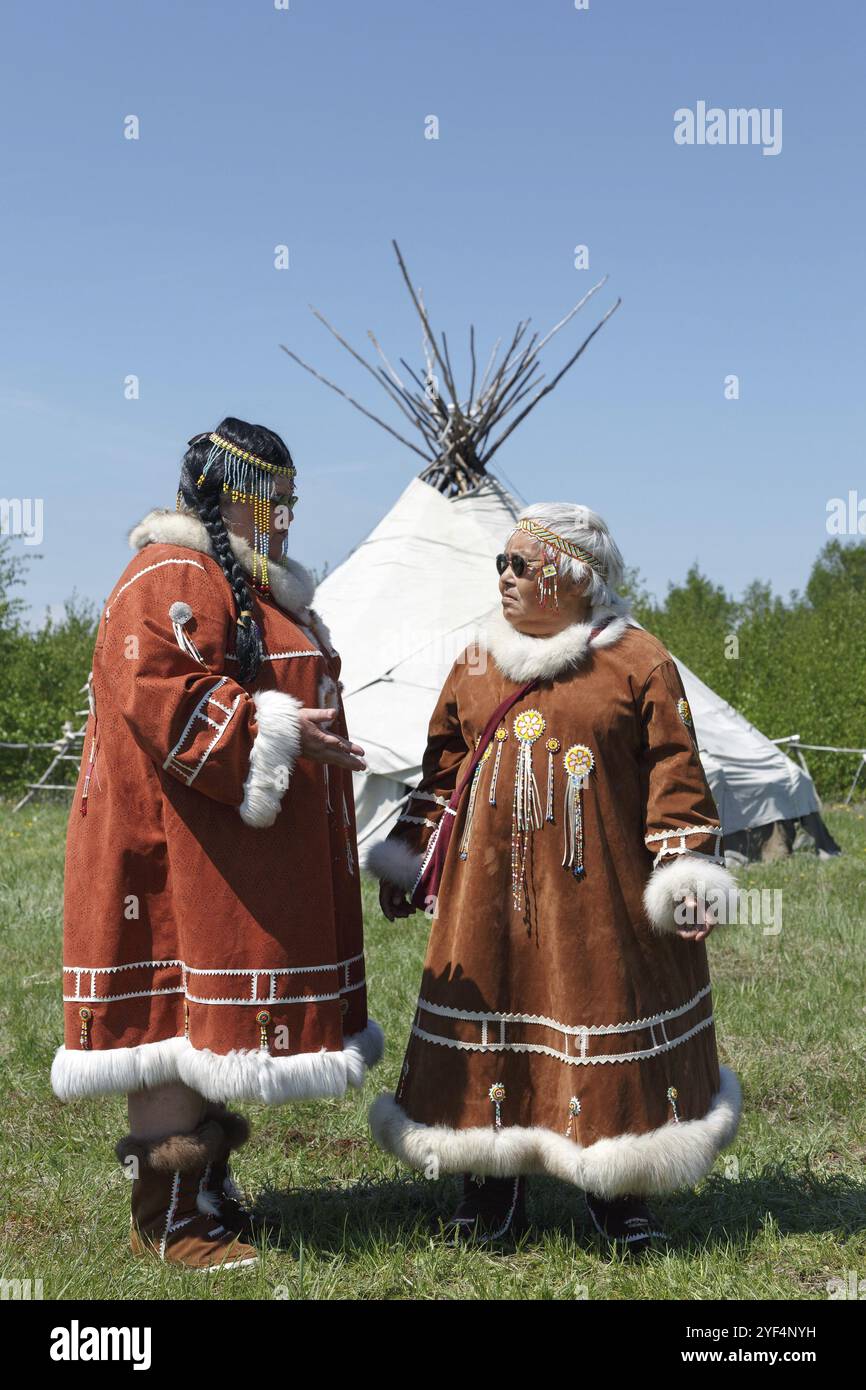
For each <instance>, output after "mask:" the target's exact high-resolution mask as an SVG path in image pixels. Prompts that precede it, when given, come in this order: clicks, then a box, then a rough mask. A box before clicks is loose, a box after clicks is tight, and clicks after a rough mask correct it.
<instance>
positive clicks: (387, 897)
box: [379, 878, 418, 922]
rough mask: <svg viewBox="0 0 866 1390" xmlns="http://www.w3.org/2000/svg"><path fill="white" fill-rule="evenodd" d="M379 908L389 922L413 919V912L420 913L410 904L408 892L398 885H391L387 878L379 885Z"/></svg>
mask: <svg viewBox="0 0 866 1390" xmlns="http://www.w3.org/2000/svg"><path fill="white" fill-rule="evenodd" d="M379 906H380V907H381V909H382V911H383V913H384V914H385V916H386V917H387V918H388V921H389V922H393V921H394V920H395V919H396V918H397V917H411V916H412V913H413V912H417V911H418V909H417V908H415V907H413V906H412V904H411V903H410V901H409V898H408V896H407V894H406V890H405V889H404V888H398V887H397V885H396V883H389V882H388V880H387V879H386V878H383V879H382V881H381V883H380V884H379Z"/></svg>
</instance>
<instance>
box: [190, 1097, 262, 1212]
mask: <svg viewBox="0 0 866 1390" xmlns="http://www.w3.org/2000/svg"><path fill="white" fill-rule="evenodd" d="M205 1119H206V1120H216V1121H218V1123H219V1124H221V1125H222V1127H223V1132H224V1134H225V1136H226V1143H227V1145H228V1148H227V1150H226V1156H225V1158H223V1159H219V1160H215V1161H214V1162H213V1163H209V1164H208V1166H207V1168H206V1169H205V1173H204V1177H203V1178H202V1180H201V1187H200V1190H199V1198H198V1205H199V1209H200V1210H207V1211H209V1212H210V1213H211V1214H212V1215H213V1216H217V1217H219V1219H220V1221H221V1222H222V1224H223V1225H224V1226H226V1227H227V1228H228V1229H229V1230H230V1231H234V1232H235V1233H236V1234H237V1235H240V1236H244V1237H245V1238H246V1239H250V1238H252V1239H254V1238H255V1236H256V1235H257V1233H258V1231H259V1230H260V1229H262V1228H263V1226H264V1223H262V1222H257V1221H256V1220H255V1218H254V1217H253V1215H252V1213H251V1212H250V1211H248V1210H247V1208H246V1207H245V1206H244V1199H243V1196H242V1194H241V1193H240V1192H239V1191H238V1189H237V1187H236V1186H235V1181H234V1178H233V1176H232V1170H231V1167H230V1165H229V1154H230V1153H233V1152H234V1150H235V1149H239V1148H241V1146H242V1145H243V1144H245V1143H246V1142H247V1140H248V1139H249V1137H250V1126H249V1123H248V1121H247V1120H246V1119H245V1118H244V1116H243V1115H239V1114H237V1112H236V1111H232V1110H228V1109H227V1108H226V1106H225V1105H222V1104H219V1105H217V1104H210V1105H208V1108H207V1110H206V1111H205Z"/></svg>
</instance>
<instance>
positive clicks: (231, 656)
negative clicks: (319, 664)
mask: <svg viewBox="0 0 866 1390" xmlns="http://www.w3.org/2000/svg"><path fill="white" fill-rule="evenodd" d="M321 655H322V653H321V652H320V651H316V650H315V649H314V648H311V649H310V650H309V651H308V650H307V649H306V648H299V650H298V651H294V652H266V653H265V655H264V656H263V657H262V661H288V660H290V659H291V658H292V657H295V656H321ZM237 659H238V658H237V654H236V653H235V652H226V661H237Z"/></svg>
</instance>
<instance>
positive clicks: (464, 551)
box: [315, 476, 819, 845]
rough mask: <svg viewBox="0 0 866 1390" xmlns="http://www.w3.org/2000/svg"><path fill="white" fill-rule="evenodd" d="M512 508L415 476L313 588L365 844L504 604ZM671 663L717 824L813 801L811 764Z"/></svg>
mask: <svg viewBox="0 0 866 1390" xmlns="http://www.w3.org/2000/svg"><path fill="white" fill-rule="evenodd" d="M519 510H520V508H519V505H518V503H517V502H516V501H515V499H514V498H513V497H512V496H511V495H510V494H509V493H508V492H507V491H506V490H505V489H504V488H503V487H502V486H501V484H500V483H499V482H497V481H496V480H495V479H494V478H493V477H492V476H488V477H487V478H486V479H485V480H484V481H483V482H482V483H481V484H480V485H479V486H478V487H477V488H475V489H474V490H473V491H471V492H469V493H465V494H463V495H461V496H458V497H453V498H446V497H444V496H443V495H442V493H440V492H439V491H437V490H436V488H434V487H431V486H430V484H429V483H425V482H422V481H421V479H420V478H414V479H413V480H412V482H411V483H410V484H409V486H408V487H407V488H406V490H405V492H404V493H403V494H402V496H401V497H400V498H398V500H397V502H396V503H395V505H394V506H393V507H392V509H391V511H390V512H388V514H387V516H386V517H385V518H384V519H383V520H382V521H381V522H380V523H379V525H378V526H377V527H376V528H375V530H374V531H372V532H371V533H370V535H369V536H368V537H367V539H366V540H365V541H363V542H362V543H361V545H359V546H358V548H357V549H356V550H354V551H353V552H352V554H351V555H350V556H349V557H348V559H347V560H345V561H344V563H343V564H342V565H340V566H339V567H338V568H337V569H336V570H334V571H333V573H332V574H329V575H328V576H327V577H326V578H325V579H324V580H323V581H322V583H321V584H320V585H319V588H318V590H317V592H316V600H315V605H316V609H317V611H318V612H319V613H321V615H322V617H323V618H324V620H325V622H326V623H327V624H328V626H329V628H330V630H331V635H332V637H333V640H334V644H335V646H336V648H337V650H338V651H339V652H340V655H341V657H342V663H343V666H342V681H343V687H344V690H343V698H344V701H345V705H346V717H347V720H348V725H349V732H350V734H351V736H352V738H353V739H354V740H355V741H356V742H357V743H360V744H361V745H362V747H363V748H364V749H365V755H366V762H367V767H368V771H367V772H366V773H356V775H355V798H356V812H357V819H358V840H359V843H360V844H362V845H363V844H364V842H365V841H369V842H374V841H376V840H379V839H382V838H383V837H384V836H385V835H386V834H387V833H388V830H389V829H390V828H391V825H392V823H393V819H394V817H395V815H396V814H397V810H398V807H399V806H400V804H401V803H402V801H403V799H404V797H405V795H406V790H407V787H409V786H412V785H414V784H415V783H416V782H417V781H418V778H419V776H420V771H421V767H420V760H421V756H422V754H423V751H424V747H425V744H426V737H427V725H428V722H429V719H430V715H431V713H432V710H433V706H434V704H435V702H436V699H437V697H438V695H439V691H440V689H441V687H442V683H443V681H444V679H445V676H446V675H447V673H448V670H449V669H450V667H451V664H452V662H453V661H454V659H455V657H456V656H457V655H458V654H459V653H460V652H461V651H462V650H463V649H464V647H466V646H467V645H470V644H475V643H477V642H478V640H479V638H480V635H481V631H482V629H483V626H484V623H485V620H486V618H487V617H488V615H489V614H490V613H491V612H492V611H493V610H494V609H495V608H496V607H497V606H498V602H499V599H498V590H497V587H496V576H495V572H494V568H493V563H492V561H493V557H494V556H495V555H496V554H497V552H498V551H499V550H501V548H502V546H503V544H504V542H505V540H506V539H507V537H508V533H509V527H510V524H511V522H512V521H513V520H514V518H515V517H516V516H517V514H518V512H519ZM473 651H474V648H473ZM479 658H480V652H479ZM677 665H678V667H679V670H680V675H681V676H682V679H683V684H684V686H685V689H686V695H687V697H688V700H689V704H690V705H691V708H692V712H693V714H694V719H695V727H696V729H697V732H698V741H699V751H700V755H701V759H702V761H703V764H704V769H705V771H706V774H707V779H708V781H709V783H710V786H711V788H712V791H713V795H714V797H715V799H716V804H717V806H718V808H719V816H720V819H721V823H722V826H723V829H724V831H725V833H726V834H732V833H734V832H735V831H737V830H747V829H754V828H755V827H757V826H759V825H766V824H768V823H769V822H771V821H777V820H788V819H792V818H795V817H798V816H803V815H807V814H808V813H809V812H811V811H817V810H818V809H819V803H818V797H817V795H816V792H815V788H814V785H813V783H812V780H811V778H810V777H809V775H808V773H807V772H805V771H804V769H803V768H801V767H800V766H799V765H798V764H797V763H795V762H793V761H792V760H791V759H790V758H787V757H786V756H785V754H784V753H782V752H781V751H780V749H779V748H778V747H777V746H776V745H775V744H774V743H771V741H770V740H769V739H768V738H766V737H765V736H764V735H763V734H762V733H761V732H760V731H759V730H758V729H756V728H754V727H753V725H751V724H749V723H748V721H747V720H745V719H743V717H742V716H741V715H739V714H738V713H737V711H736V710H735V709H733V708H732V707H731V706H730V705H729V704H728V703H727V702H726V701H725V700H722V699H720V698H719V696H718V695H716V694H714V692H713V691H712V690H710V688H709V686H707V685H704V683H703V681H700V680H698V678H697V676H695V675H694V674H693V673H692V672H691V671H690V670H689V669H688V667H687V666H684V665H683V663H682V662H681V661H679V660H677Z"/></svg>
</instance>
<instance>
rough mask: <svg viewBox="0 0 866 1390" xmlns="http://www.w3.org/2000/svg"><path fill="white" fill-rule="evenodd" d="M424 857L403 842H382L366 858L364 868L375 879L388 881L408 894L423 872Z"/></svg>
mask: <svg viewBox="0 0 866 1390" xmlns="http://www.w3.org/2000/svg"><path fill="white" fill-rule="evenodd" d="M421 864H422V856H421V855H420V854H416V853H415V851H414V850H411V849H410V848H409V846H408V845H405V844H404V843H403V841H402V840H391V839H388V840H380V841H379V843H378V844H377V845H371V847H370V849H369V850H368V851H367V853H366V855H365V857H364V868H365V869H366V871H367V873H368V874H372V875H373V877H374V878H378V879H386V880H387V882H388V883H394V884H396V886H397V887H398V888H405V889H406V890H407V892H408V891H409V890H411V889H412V888H414V887H415V884H416V883H417V882H418V875H419V874H420V872H421Z"/></svg>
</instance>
